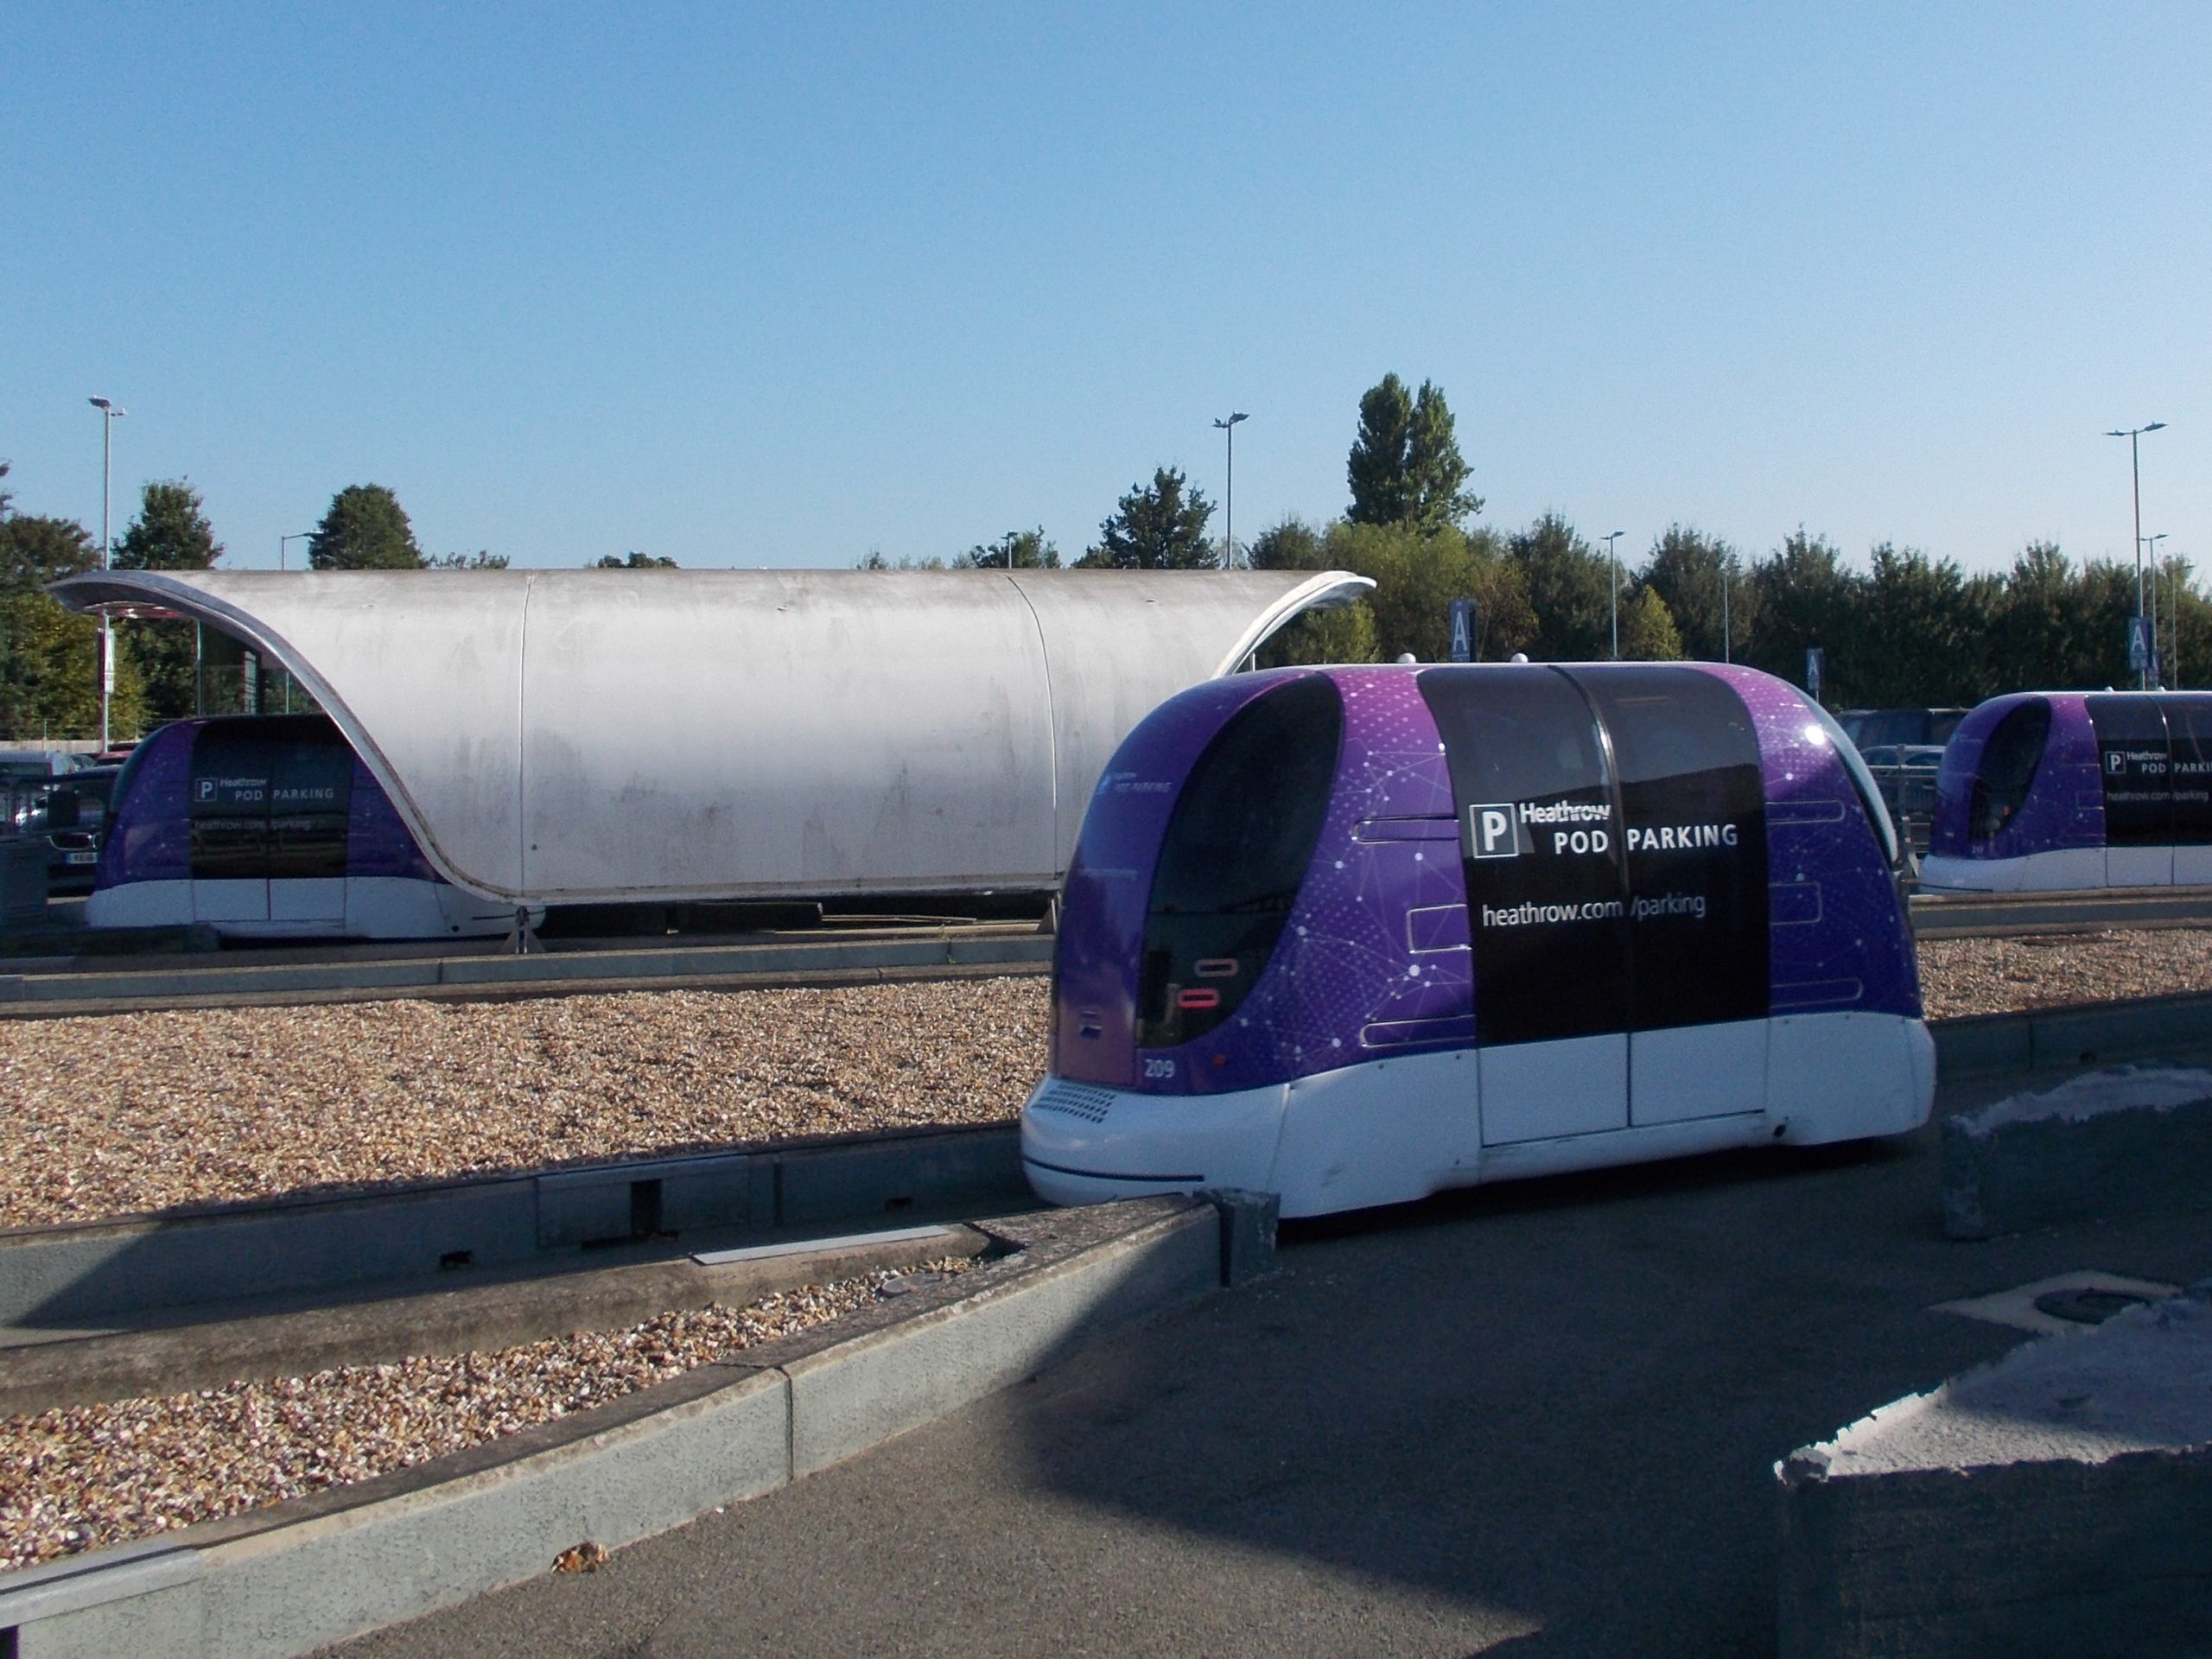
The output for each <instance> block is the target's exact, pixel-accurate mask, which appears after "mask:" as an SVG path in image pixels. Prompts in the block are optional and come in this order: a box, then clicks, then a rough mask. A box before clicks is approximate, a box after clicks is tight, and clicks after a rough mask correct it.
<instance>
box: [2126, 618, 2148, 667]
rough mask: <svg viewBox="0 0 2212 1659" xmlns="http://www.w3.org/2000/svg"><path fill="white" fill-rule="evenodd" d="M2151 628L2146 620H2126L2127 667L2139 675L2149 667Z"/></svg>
mask: <svg viewBox="0 0 2212 1659" xmlns="http://www.w3.org/2000/svg"><path fill="white" fill-rule="evenodd" d="M2150 662H2151V626H2150V623H2149V621H2148V620H2147V619H2145V618H2144V617H2140V616H2131V617H2129V618H2128V619H2127V665H2128V666H2129V667H2130V668H2132V669H2133V670H2135V671H2136V672H2138V673H2141V672H2142V671H2143V670H2144V669H2145V668H2147V667H2148V666H2149V665H2150Z"/></svg>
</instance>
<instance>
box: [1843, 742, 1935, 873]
mask: <svg viewBox="0 0 2212 1659" xmlns="http://www.w3.org/2000/svg"><path fill="white" fill-rule="evenodd" d="M1859 758H1860V759H1861V760H1865V761H1866V770H1867V771H1868V772H1872V774H1873V778H1874V786H1875V788H1877V789H1878V790H1880V791H1882V804H1883V805H1885V806H1886V807H1888V808H1889V809H1890V817H1891V820H1892V821H1894V822H1895V823H1896V824H1897V834H1898V835H1899V836H1902V837H1904V841H1905V842H1906V843H1907V844H1908V845H1909V846H1910V848H1911V849H1912V850H1913V851H1914V852H1915V853H1924V852H1926V851H1927V850H1928V832H1929V825H1930V824H1932V823H1934V822H1935V818H1936V772H1937V771H1938V769H1939V768H1941V767H1942V764H1943V746H1942V744H1941V743H1877V744H1875V745H1874V746H1873V747H1872V748H1868V747H1864V746H1862V747H1860V748H1859Z"/></svg>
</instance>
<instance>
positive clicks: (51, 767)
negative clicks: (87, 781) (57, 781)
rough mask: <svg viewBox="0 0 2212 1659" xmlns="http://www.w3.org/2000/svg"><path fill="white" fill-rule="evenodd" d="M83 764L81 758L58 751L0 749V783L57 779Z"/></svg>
mask: <svg viewBox="0 0 2212 1659" xmlns="http://www.w3.org/2000/svg"><path fill="white" fill-rule="evenodd" d="M83 764H84V762H83V759H82V757H81V756H79V755H74V754H65V753H62V752H61V751H60V749H0V783H7V784H18V783H32V782H39V781H42V780H44V779H48V778H59V777H60V776H61V775H62V774H63V773H65V772H74V771H76V770H77V768H78V767H79V766H82V765H83Z"/></svg>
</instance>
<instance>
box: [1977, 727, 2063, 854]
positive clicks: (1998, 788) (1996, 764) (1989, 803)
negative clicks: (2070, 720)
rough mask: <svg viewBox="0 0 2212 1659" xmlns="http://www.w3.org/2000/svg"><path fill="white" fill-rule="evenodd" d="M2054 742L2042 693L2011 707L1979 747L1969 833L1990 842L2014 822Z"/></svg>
mask: <svg viewBox="0 0 2212 1659" xmlns="http://www.w3.org/2000/svg"><path fill="white" fill-rule="evenodd" d="M2049 741H2050V704H2049V703H2048V702H2044V700H2043V699H2042V698H2041V697H2037V698H2036V699H2034V700H2033V701H2032V702H2024V703H2022V704H2021V705H2020V706H2019V707H2018V708H2017V709H2012V710H2011V711H2010V712H2009V713H2007V714H2006V715H2005V716H2004V717H2003V718H2002V719H2001V720H1999V721H1998V722H1997V724H1996V726H1995V728H1993V729H1992V730H1991V732H1990V734H1989V736H1988V737H1987V738H1986V740H1985V741H1983V743H1982V746H1981V763H1980V765H1979V766H1976V767H1975V768H1974V795H1973V798H1972V799H1971V800H1970V801H1969V803H1968V804H1967V835H1968V836H1971V837H1972V838H1973V839H1974V840H1975V841H1987V840H1988V839H1989V838H1990V837H1991V836H1994V835H1995V834H1997V832H1998V831H1999V830H2000V829H2004V828H2005V825H2006V824H2008V823H2012V820H2013V818H2014V817H2016V816H2017V815H2018V812H2019V810H2020V807H2021V805H2022V804H2024V802H2025V801H2026V800H2027V798H2028V785H2031V784H2032V783H2033V782H2035V778H2036V768H2037V766H2040V765H2042V764H2043V752H2044V745H2045V744H2046V743H2048V742H2049Z"/></svg>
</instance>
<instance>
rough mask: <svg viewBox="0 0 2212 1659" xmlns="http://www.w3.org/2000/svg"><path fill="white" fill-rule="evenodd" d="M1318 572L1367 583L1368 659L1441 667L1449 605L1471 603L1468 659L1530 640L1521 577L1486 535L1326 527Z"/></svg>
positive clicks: (1447, 647)
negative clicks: (1371, 623)
mask: <svg viewBox="0 0 2212 1659" xmlns="http://www.w3.org/2000/svg"><path fill="white" fill-rule="evenodd" d="M1326 548H1327V563H1326V566H1325V568H1328V569H1344V570H1350V571H1351V572H1352V573H1353V574H1355V575H1362V576H1366V577H1369V578H1370V579H1371V580H1372V581H1373V582H1374V583H1375V591H1374V592H1373V593H1371V594H1369V595H1368V597H1367V599H1366V600H1365V601H1363V604H1364V606H1365V607H1367V608H1368V609H1369V610H1370V611H1372V612H1373V613H1374V617H1375V653H1376V656H1377V657H1379V658H1382V659H1383V660H1384V661H1389V660H1391V659H1393V658H1397V657H1399V656H1401V655H1410V656H1412V657H1414V658H1417V659H1418V660H1420V661H1422V662H1431V663H1433V662H1441V661H1443V660H1445V659H1446V658H1448V657H1449V656H1450V655H1451V649H1452V639H1451V632H1452V601H1453V600H1455V599H1461V598H1466V599H1472V600H1473V601H1475V616H1476V635H1475V654H1476V656H1477V658H1481V659H1495V658H1503V657H1504V656H1507V655H1508V654H1510V652H1515V651H1517V650H1519V649H1520V648H1521V647H1522V646H1523V645H1526V644H1527V643H1528V641H1529V639H1530V637H1531V636H1532V635H1533V633H1534V632H1535V619H1534V618H1533V617H1532V616H1531V615H1530V613H1529V602H1528V594H1527V591H1526V589H1525V588H1523V587H1522V582H1521V576H1520V573H1519V571H1518V570H1516V569H1515V568H1514V567H1513V565H1512V563H1510V561H1509V560H1508V559H1507V558H1506V557H1505V556H1504V554H1503V551H1502V550H1501V549H1500V548H1499V546H1498V544H1497V538H1496V537H1494V536H1492V535H1491V533H1490V532H1489V531H1478V532H1477V533H1476V534H1474V535H1472V536H1469V535H1465V534H1463V533H1461V532H1460V531H1457V530H1452V529H1446V530H1442V531H1436V532H1433V533H1424V532H1422V531H1418V530H1415V529H1414V528H1413V527H1411V526H1410V525H1406V524H1346V523H1343V522H1338V523H1337V524H1332V525H1330V526H1329V531H1328V536H1327V538H1326Z"/></svg>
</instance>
